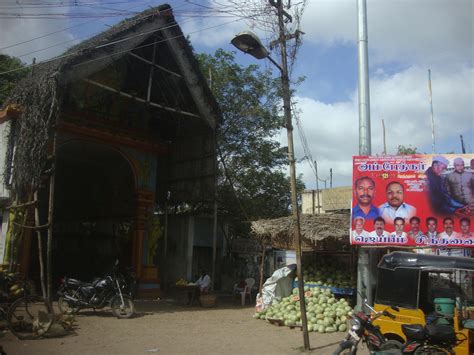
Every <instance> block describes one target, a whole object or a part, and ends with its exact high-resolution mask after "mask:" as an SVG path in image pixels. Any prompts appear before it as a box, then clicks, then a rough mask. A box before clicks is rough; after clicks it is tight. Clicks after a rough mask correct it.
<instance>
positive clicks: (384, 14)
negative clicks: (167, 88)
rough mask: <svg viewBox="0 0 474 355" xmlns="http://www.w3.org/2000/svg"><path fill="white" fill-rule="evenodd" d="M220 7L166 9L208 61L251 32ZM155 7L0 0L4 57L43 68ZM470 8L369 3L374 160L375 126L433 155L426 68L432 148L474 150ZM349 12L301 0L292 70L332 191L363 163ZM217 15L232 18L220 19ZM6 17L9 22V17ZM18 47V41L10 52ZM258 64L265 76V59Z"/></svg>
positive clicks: (147, 0) (432, 0)
mask: <svg viewBox="0 0 474 355" xmlns="http://www.w3.org/2000/svg"><path fill="white" fill-rule="evenodd" d="M227 1H229V0H220V1H210V0H206V1H204V0H195V1H194V0H193V1H189V0H188V1H185V0H169V1H167V2H168V3H169V4H170V5H171V6H172V7H173V8H174V10H175V14H176V17H177V20H178V22H179V24H180V25H181V27H182V29H183V32H184V33H185V34H186V35H189V36H190V39H191V42H192V44H193V46H194V47H195V49H196V50H197V51H201V52H208V53H213V52H214V51H215V50H216V49H217V48H224V49H226V50H233V47H231V46H230V45H229V41H230V39H231V38H232V37H233V35H234V34H236V33H238V32H239V31H242V30H247V29H249V27H251V26H252V23H251V22H249V21H247V20H246V19H245V18H242V17H235V16H230V15H229V11H230V12H231V13H232V14H234V15H235V14H241V12H238V11H237V12H236V11H232V5H229V4H228V3H226V2H227ZM255 1H257V0H255ZM262 1H263V0H262ZM18 3H19V4H20V5H18ZM161 3H163V2H161V1H155V0H128V1H125V0H77V1H75V0H62V1H55V0H54V1H53V0H37V1H36V0H19V1H17V0H2V1H1V3H0V52H3V53H8V54H11V55H16V56H21V59H22V60H23V61H24V62H26V63H31V60H32V58H33V57H36V58H37V61H41V60H46V59H48V58H51V57H52V56H54V55H58V54H60V53H62V52H63V51H64V50H65V49H67V48H68V47H69V46H71V45H73V44H75V43H78V42H80V41H82V40H84V39H86V38H88V37H90V36H92V35H94V34H97V33H98V32H101V31H104V30H106V29H107V28H108V27H109V26H111V25H113V24H114V23H116V22H118V21H119V20H121V19H123V18H124V17H126V16H127V15H129V14H130V15H133V14H134V13H135V12H136V11H141V10H143V9H145V8H148V7H151V6H156V5H160V4H161ZM233 3H234V4H235V3H244V2H243V1H242V2H241V1H238V0H234V1H233ZM246 3H248V0H247V1H246ZM291 3H292V4H298V3H299V2H298V1H292V2H291ZM473 3H474V2H473V1H472V0H367V12H368V14H367V15H368V34H369V42H368V43H369V70H370V100H371V125H372V154H381V153H382V151H383V139H382V119H383V120H384V122H385V127H386V140H387V152H388V153H389V154H393V153H395V152H396V149H397V147H398V145H405V146H411V147H416V148H418V151H420V152H424V153H431V150H432V148H431V143H432V141H431V116H430V102H429V91H428V69H430V70H431V77H432V92H433V110H434V119H435V130H436V151H437V152H438V153H448V152H455V153H460V152H461V143H460V135H462V136H463V138H464V143H465V146H466V149H467V152H473V150H474V103H473V102H474V65H473V57H474V47H473V43H474V39H473V33H474V24H473V13H474V11H473V10H474V9H473ZM76 4H77V5H76ZM223 4H224V5H223ZM356 4H357V0H308V1H307V5H306V8H305V10H304V14H303V17H302V21H301V28H300V29H301V31H303V32H305V35H304V36H303V45H302V47H301V48H300V51H299V52H298V56H297V60H296V62H295V65H294V69H293V78H297V77H298V76H305V77H306V80H305V81H304V83H303V84H301V85H300V86H299V87H298V88H297V91H296V97H295V101H296V103H297V104H296V107H297V109H298V111H299V112H300V114H299V115H300V119H301V127H302V128H303V130H304V135H305V136H306V140H307V142H308V145H309V149H310V152H311V155H312V157H313V159H316V160H317V161H318V170H319V174H320V178H322V179H327V178H328V177H329V169H331V168H332V170H333V186H343V185H349V184H350V181H351V169H352V165H351V162H352V156H353V155H357V154H358V96H357V95H358V93H357V82H358V79H357V8H356ZM223 6H224V7H223ZM222 9H226V10H227V13H222V12H218V11H216V10H222ZM11 14H13V15H16V16H15V18H6V17H10V15H11ZM38 14H41V15H38ZM45 14H46V15H47V17H48V18H45ZM18 15H20V16H18ZM29 15H32V16H29ZM252 30H254V31H256V32H258V33H259V35H260V36H261V37H262V41H263V42H264V43H265V44H266V42H267V41H269V40H272V39H274V38H272V37H271V35H269V34H268V33H265V32H262V31H261V30H260V29H259V28H252ZM32 39H34V40H32ZM22 42H25V43H23V44H20V45H16V44H19V43H22ZM236 58H237V61H239V62H240V63H242V64H244V65H248V64H249V63H254V60H253V59H252V58H251V57H249V56H247V55H244V54H242V53H238V54H237V55H236ZM255 63H256V62H255ZM258 64H260V65H262V66H264V67H269V64H268V63H265V62H262V61H261V62H258ZM275 75H278V73H277V72H275ZM285 138H286V133H285V131H283V130H282V132H281V134H280V135H279V136H277V137H276V139H278V140H280V141H281V143H282V144H284V145H285V144H286V140H285ZM295 145H296V157H297V158H298V159H301V158H303V157H304V156H305V153H304V152H303V149H302V145H301V141H300V136H299V134H298V132H297V131H295ZM297 173H302V174H303V176H304V180H305V183H306V185H307V187H308V188H314V187H315V175H314V172H313V171H312V170H311V168H310V166H309V164H308V163H307V162H306V161H302V162H301V163H299V164H298V166H297ZM322 185H323V186H324V183H322ZM327 185H328V186H329V182H328V183H327ZM320 186H321V184H320Z"/></svg>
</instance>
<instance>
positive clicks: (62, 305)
mask: <svg viewBox="0 0 474 355" xmlns="http://www.w3.org/2000/svg"><path fill="white" fill-rule="evenodd" d="M58 307H59V310H60V311H61V313H62V314H76V313H77V312H79V310H80V308H79V307H78V306H72V305H71V304H70V303H69V302H68V301H67V300H66V299H64V297H63V296H61V297H59V299H58Z"/></svg>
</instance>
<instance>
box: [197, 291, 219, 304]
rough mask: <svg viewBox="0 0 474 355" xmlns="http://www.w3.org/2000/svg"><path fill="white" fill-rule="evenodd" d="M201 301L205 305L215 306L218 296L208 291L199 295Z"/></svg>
mask: <svg viewBox="0 0 474 355" xmlns="http://www.w3.org/2000/svg"><path fill="white" fill-rule="evenodd" d="M199 303H201V306H203V307H214V306H215V305H216V303H217V296H216V295H214V294H212V293H207V294H203V295H201V296H199Z"/></svg>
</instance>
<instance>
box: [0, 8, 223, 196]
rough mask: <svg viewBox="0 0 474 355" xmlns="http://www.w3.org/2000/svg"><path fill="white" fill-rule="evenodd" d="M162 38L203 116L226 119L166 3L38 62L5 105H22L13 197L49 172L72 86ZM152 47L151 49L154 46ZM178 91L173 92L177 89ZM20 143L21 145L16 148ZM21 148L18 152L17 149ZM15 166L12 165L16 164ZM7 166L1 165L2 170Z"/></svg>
mask: <svg viewBox="0 0 474 355" xmlns="http://www.w3.org/2000/svg"><path fill="white" fill-rule="evenodd" d="M155 37H156V38H160V41H158V42H163V43H165V44H166V46H167V47H168V48H169V51H170V52H171V55H169V56H168V57H170V58H173V60H175V61H176V63H177V65H178V66H179V69H180V70H181V71H182V72H183V80H184V81H185V83H186V85H187V87H188V88H189V90H190V92H191V96H192V98H193V102H192V104H194V105H196V107H197V111H198V112H197V113H198V114H199V117H200V118H201V119H202V120H203V121H204V122H206V123H207V125H208V126H210V127H211V128H212V129H214V128H215V127H216V125H217V124H218V121H219V119H220V111H219V107H218V105H217V102H216V101H215V99H214V97H213V95H212V93H211V91H210V89H209V87H208V85H207V82H206V79H205V78H204V76H203V75H202V73H201V72H200V69H199V64H198V62H197V60H196V58H195V57H194V54H193V52H192V48H191V46H190V44H189V42H188V41H187V39H186V38H185V36H184V34H183V33H182V31H181V29H180V28H179V26H178V25H177V23H176V21H175V19H174V16H173V13H172V10H171V7H170V6H169V5H162V6H158V7H154V8H151V9H149V10H146V11H144V12H142V13H140V14H138V15H136V16H135V17H133V18H130V19H127V20H124V21H122V22H120V23H119V24H118V25H116V26H113V27H112V28H110V29H109V30H107V31H104V32H103V33H101V34H99V35H97V36H94V37H93V38H91V39H88V40H86V41H84V42H82V43H80V44H78V45H76V46H74V47H72V48H70V49H69V50H67V51H66V52H65V53H64V54H63V55H61V56H58V57H56V58H54V59H52V60H50V61H47V62H44V63H41V64H38V65H36V66H35V67H34V71H32V72H31V75H28V76H27V77H26V78H25V79H23V80H22V81H21V82H20V83H19V84H18V85H17V86H16V87H15V89H14V90H13V91H12V93H11V95H10V97H9V98H7V100H6V101H5V107H7V105H10V104H16V105H18V106H20V107H21V110H22V115H21V119H20V120H15V121H14V124H12V127H11V129H10V132H9V133H8V145H7V147H8V148H7V149H8V151H7V154H6V161H5V166H4V167H3V173H4V176H5V181H10V174H11V173H12V171H11V166H12V165H13V166H14V167H15V169H14V170H13V173H12V177H11V181H12V185H11V191H12V196H17V197H18V196H20V199H21V195H22V194H25V193H26V192H27V191H31V190H35V189H36V188H37V187H38V186H39V184H40V181H41V174H42V173H43V172H44V171H45V170H46V169H47V168H48V154H49V155H51V154H54V152H51V151H49V152H48V149H49V147H48V144H49V142H50V141H51V138H52V134H53V133H54V129H53V128H54V127H55V124H56V122H57V119H58V117H59V115H60V112H61V108H62V102H63V96H64V92H65V91H66V90H65V89H66V87H67V85H68V84H70V83H73V82H76V81H78V80H81V79H83V78H87V77H89V76H91V75H93V74H94V73H97V72H99V71H100V70H102V69H104V68H106V67H108V66H109V65H111V64H113V63H115V62H116V61H117V60H118V59H120V58H122V57H124V56H126V55H127V54H128V53H129V52H131V51H132V50H134V49H136V48H137V47H139V46H141V45H143V43H145V41H146V40H148V39H153V38H155ZM150 48H151V47H150ZM171 89H173V88H171ZM14 142H21V144H16V145H15V143H14ZM14 147H15V149H16V151H15V154H13V149H14ZM13 160H14V162H13V163H12V161H13ZM1 168H2V167H0V169H1Z"/></svg>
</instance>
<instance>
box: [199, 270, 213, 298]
mask: <svg viewBox="0 0 474 355" xmlns="http://www.w3.org/2000/svg"><path fill="white" fill-rule="evenodd" d="M200 275H201V276H200V277H199V279H197V281H196V282H195V284H196V286H197V287H199V291H200V292H201V293H208V292H209V288H210V287H211V277H210V276H209V275H208V274H207V273H206V271H205V270H204V269H201V271H200Z"/></svg>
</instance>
